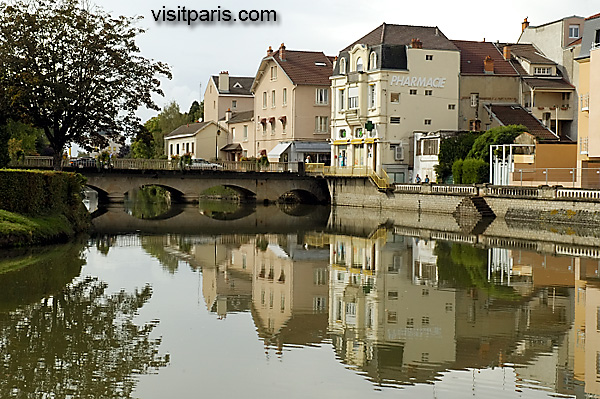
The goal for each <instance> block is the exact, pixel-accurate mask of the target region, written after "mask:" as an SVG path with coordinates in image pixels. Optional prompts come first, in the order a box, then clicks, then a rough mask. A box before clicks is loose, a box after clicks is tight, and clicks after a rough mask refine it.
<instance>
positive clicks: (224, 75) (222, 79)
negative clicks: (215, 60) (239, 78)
mask: <svg viewBox="0 0 600 399" xmlns="http://www.w3.org/2000/svg"><path fill="white" fill-rule="evenodd" d="M219 91H229V72H228V71H221V72H220V73H219Z"/></svg>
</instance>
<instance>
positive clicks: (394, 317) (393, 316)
mask: <svg viewBox="0 0 600 399" xmlns="http://www.w3.org/2000/svg"><path fill="white" fill-rule="evenodd" d="M387 322H388V323H393V324H395V323H397V322H398V313H396V312H392V311H390V310H388V313H387Z"/></svg>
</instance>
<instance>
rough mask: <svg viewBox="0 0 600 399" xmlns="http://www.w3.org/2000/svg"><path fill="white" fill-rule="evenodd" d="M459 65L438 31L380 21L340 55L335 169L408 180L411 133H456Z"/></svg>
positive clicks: (335, 83)
mask: <svg viewBox="0 0 600 399" xmlns="http://www.w3.org/2000/svg"><path fill="white" fill-rule="evenodd" d="M417 38H418V39H417ZM459 68H460V52H459V51H458V49H457V48H456V46H455V45H454V44H452V42H451V41H450V40H448V39H447V38H446V36H444V34H443V33H442V32H441V31H440V30H439V29H438V28H437V27H421V26H406V25H389V24H385V23H384V24H382V25H381V26H379V27H377V28H376V29H375V30H373V31H372V32H370V33H368V34H367V35H365V36H363V37H362V38H360V39H358V40H357V41H356V42H354V43H352V44H350V45H349V46H348V47H346V48H345V49H343V50H342V51H340V53H339V56H338V60H337V62H336V65H335V68H334V72H333V76H332V91H333V95H332V97H333V110H332V123H331V126H332V132H331V139H332V142H333V146H332V164H333V165H335V167H336V168H350V167H351V168H366V169H367V170H375V171H376V172H377V173H378V174H382V170H385V171H386V172H387V173H388V175H389V176H390V179H391V180H392V181H394V182H407V181H410V180H411V176H410V173H409V169H412V154H411V152H412V151H411V150H412V136H413V133H414V132H415V131H429V130H440V129H450V130H452V129H453V130H456V129H457V128H458V125H457V121H458V94H459V92H458V89H459V81H458V76H459V70H460V69H459Z"/></svg>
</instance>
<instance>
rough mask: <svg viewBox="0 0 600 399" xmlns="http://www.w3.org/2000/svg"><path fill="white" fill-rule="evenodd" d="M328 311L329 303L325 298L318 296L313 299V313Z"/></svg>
mask: <svg viewBox="0 0 600 399" xmlns="http://www.w3.org/2000/svg"><path fill="white" fill-rule="evenodd" d="M325 310H327V301H326V300H325V297H324V296H316V297H314V298H313V311H314V312H316V313H321V312H324V311H325Z"/></svg>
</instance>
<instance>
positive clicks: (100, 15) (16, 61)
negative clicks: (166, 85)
mask: <svg viewBox="0 0 600 399" xmlns="http://www.w3.org/2000/svg"><path fill="white" fill-rule="evenodd" d="M80 4H81V3H80V2H79V1H78V0H58V1H55V0H36V1H28V0H14V1H11V2H9V3H0V70H2V71H3V72H4V73H3V75H1V76H0V80H1V82H0V83H1V84H0V86H3V89H2V90H3V91H4V94H3V93H0V102H4V104H1V105H0V110H2V109H8V108H10V109H11V110H12V111H13V112H14V114H15V115H18V116H19V119H22V120H23V121H27V122H30V123H31V124H32V125H34V126H36V127H38V128H41V129H43V131H44V133H45V135H46V137H47V138H48V140H49V142H50V145H51V146H52V148H53V149H54V161H55V168H60V159H61V155H62V154H63V152H64V149H65V147H66V146H67V145H68V144H70V143H77V144H79V145H80V146H82V147H84V148H86V149H90V148H91V147H94V146H98V147H104V146H105V145H106V144H107V142H108V139H109V138H113V139H115V140H117V141H118V140H119V139H122V137H123V136H126V135H130V134H132V133H134V132H135V131H136V128H137V126H138V125H139V123H140V121H139V118H137V117H136V116H135V112H136V110H137V109H138V108H139V107H142V106H145V107H147V108H150V109H155V110H158V109H159V108H158V106H157V105H156V104H155V103H154V101H153V100H152V94H154V93H156V94H160V95H163V92H162V90H161V89H160V81H159V80H158V79H157V76H158V75H164V76H167V77H169V78H170V77H171V73H170V71H169V68H168V66H167V65H165V64H163V63H160V62H154V61H152V60H149V59H146V58H144V57H142V56H141V55H140V54H139V48H138V47H137V45H136V43H135V39H136V37H137V36H138V35H139V34H140V33H142V32H143V29H141V28H138V27H136V26H135V21H136V18H129V17H123V16H121V17H116V18H115V17H112V16H110V15H109V14H107V13H106V12H104V11H102V10H101V9H100V8H98V7H94V8H92V7H91V6H90V7H89V8H83V7H82V6H81V5H80ZM84 4H85V3H84ZM1 122H2V121H0V125H2V123H1ZM101 133H102V134H101Z"/></svg>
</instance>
